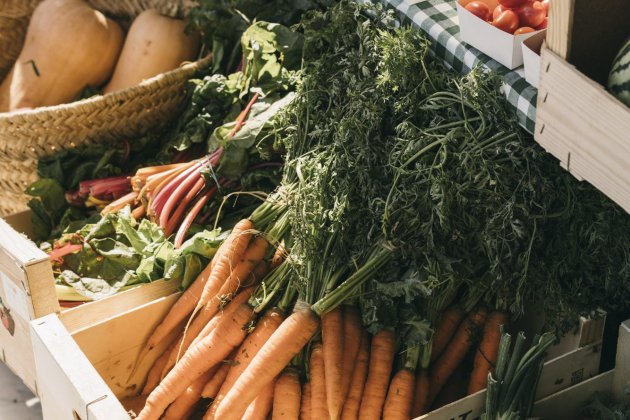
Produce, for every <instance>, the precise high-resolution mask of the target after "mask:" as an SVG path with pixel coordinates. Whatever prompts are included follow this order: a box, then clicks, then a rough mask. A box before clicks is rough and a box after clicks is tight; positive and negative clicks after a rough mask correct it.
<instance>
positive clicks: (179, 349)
mask: <svg viewBox="0 0 630 420" xmlns="http://www.w3.org/2000/svg"><path fill="white" fill-rule="evenodd" d="M253 291H254V288H253V287H249V288H247V289H244V290H243V291H242V292H240V293H239V294H237V295H236V296H234V297H233V298H232V300H231V301H230V302H229V303H228V304H227V305H226V306H225V308H224V309H223V311H222V312H220V313H218V314H216V316H214V317H211V318H212V319H210V320H207V321H206V320H205V319H204V321H205V324H204V323H202V322H196V321H197V319H198V318H199V317H200V316H202V315H204V314H205V311H202V312H201V313H199V315H198V316H197V317H196V318H195V322H193V323H192V324H191V325H190V327H189V328H188V331H186V332H182V333H181V334H180V336H179V338H178V339H177V341H176V342H175V346H174V347H173V349H172V350H171V352H170V355H169V357H168V361H167V362H166V363H165V365H164V367H163V369H162V374H161V378H164V377H165V376H166V375H167V374H168V372H169V371H170V370H171V369H172V368H173V366H175V364H176V363H177V360H178V359H179V358H180V357H181V356H182V355H184V354H186V351H187V350H188V348H189V347H190V345H191V343H193V342H194V340H195V338H197V337H199V336H200V333H201V331H200V330H203V329H204V327H205V326H206V325H210V326H211V327H212V328H213V329H214V328H216V326H217V325H218V323H219V322H221V320H222V319H223V318H225V317H228V316H230V315H231V314H232V313H233V312H234V311H236V310H237V309H238V307H239V306H240V305H241V304H243V303H246V302H247V300H248V299H249V298H250V296H251V295H252V293H253ZM218 306H220V305H219V304H217V307H218ZM210 331H212V330H208V333H209V332H210ZM206 335H207V334H206ZM204 337H205V336H204ZM201 338H203V337H201Z"/></svg>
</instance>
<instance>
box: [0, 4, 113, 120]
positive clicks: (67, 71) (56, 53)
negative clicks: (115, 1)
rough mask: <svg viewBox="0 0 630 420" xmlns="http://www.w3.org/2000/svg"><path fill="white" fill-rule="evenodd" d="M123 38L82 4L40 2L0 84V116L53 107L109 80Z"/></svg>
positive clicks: (96, 13) (109, 21)
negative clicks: (20, 49)
mask: <svg viewBox="0 0 630 420" xmlns="http://www.w3.org/2000/svg"><path fill="white" fill-rule="evenodd" d="M123 39H124V34H123V31H122V29H121V28H120V27H119V26H118V24H117V23H116V22H114V21H113V20H111V19H108V18H106V17H105V15H103V14H102V13H101V12H99V11H97V10H94V9H93V8H92V7H90V6H89V5H88V4H87V3H86V2H85V1H83V0H45V1H43V2H42V3H40V4H39V5H38V6H37V8H36V9H35V11H34V12H33V16H32V17H31V20H30V22H29V26H28V30H27V32H26V39H25V41H24V47H23V48H22V51H21V52H20V55H19V57H18V58H17V60H16V62H15V64H14V65H13V68H12V69H11V72H10V73H9V75H8V76H7V77H6V79H5V80H4V81H3V82H2V85H0V112H6V111H13V110H16V109H20V108H36V107H39V106H46V105H58V104H62V103H67V102H71V101H72V100H74V99H75V98H76V97H77V96H78V95H79V94H80V93H81V91H82V90H83V89H84V88H85V87H86V86H93V87H96V86H100V85H102V84H103V83H105V82H106V81H107V80H108V79H109V77H110V76H111V74H112V72H113V70H114V67H115V65H116V61H117V60H118V56H119V54H120V50H121V48H122V44H123Z"/></svg>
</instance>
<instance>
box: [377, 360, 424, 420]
mask: <svg viewBox="0 0 630 420" xmlns="http://www.w3.org/2000/svg"><path fill="white" fill-rule="evenodd" d="M415 381H416V377H415V376H414V374H413V372H412V371H410V370H409V369H405V368H403V369H400V370H399V371H398V373H396V374H395V375H394V378H393V379H392V382H391V383H390V384H389V391H387V398H386V399H385V408H384V409H383V420H408V419H410V418H411V408H412V405H413V394H414V390H413V388H414V385H415Z"/></svg>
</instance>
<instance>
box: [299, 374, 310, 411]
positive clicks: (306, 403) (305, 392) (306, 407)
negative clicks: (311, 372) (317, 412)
mask: <svg viewBox="0 0 630 420" xmlns="http://www.w3.org/2000/svg"><path fill="white" fill-rule="evenodd" d="M300 420H311V383H310V382H306V383H305V384H304V385H303V386H302V401H301V402H300Z"/></svg>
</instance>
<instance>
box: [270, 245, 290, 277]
mask: <svg viewBox="0 0 630 420" xmlns="http://www.w3.org/2000/svg"><path fill="white" fill-rule="evenodd" d="M286 253H287V249H286V248H285V247H284V241H282V243H280V244H278V247H277V248H276V252H274V254H273V257H272V258H271V269H272V270H273V269H274V268H276V267H278V266H279V265H280V264H282V262H283V261H284V258H285V255H286Z"/></svg>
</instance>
